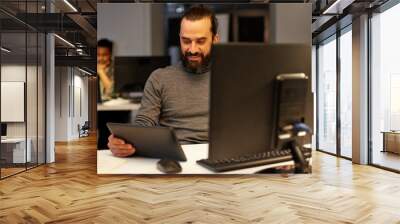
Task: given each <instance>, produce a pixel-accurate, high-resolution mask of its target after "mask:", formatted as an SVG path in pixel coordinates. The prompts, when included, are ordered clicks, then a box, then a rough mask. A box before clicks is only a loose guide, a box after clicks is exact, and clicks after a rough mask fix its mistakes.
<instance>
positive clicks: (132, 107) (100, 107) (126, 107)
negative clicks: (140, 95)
mask: <svg viewBox="0 0 400 224" xmlns="http://www.w3.org/2000/svg"><path fill="white" fill-rule="evenodd" d="M139 108H140V104H139V103H129V104H120V105H105V104H102V103H98V104H97V111H136V110H139Z"/></svg>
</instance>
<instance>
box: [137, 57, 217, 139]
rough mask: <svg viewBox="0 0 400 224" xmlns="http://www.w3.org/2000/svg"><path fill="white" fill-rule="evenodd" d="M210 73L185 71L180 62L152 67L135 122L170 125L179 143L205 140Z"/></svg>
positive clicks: (139, 123)
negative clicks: (153, 68)
mask: <svg viewBox="0 0 400 224" xmlns="http://www.w3.org/2000/svg"><path fill="white" fill-rule="evenodd" d="M209 80H210V72H206V73H202V74H193V73H188V72H186V71H185V70H184V68H183V66H182V64H178V65H173V66H168V67H165V68H161V69H157V70H155V71H154V72H153V73H152V74H151V75H150V77H149V79H148V80H147V82H146V85H145V88H144V93H143V98H142V102H141V107H140V109H139V112H138V114H137V116H136V120H135V124H137V125H140V126H165V127H172V128H174V130H175V134H176V136H177V138H178V140H179V142H180V143H181V144H193V143H206V142H207V141H208V113H209V101H208V97H209Z"/></svg>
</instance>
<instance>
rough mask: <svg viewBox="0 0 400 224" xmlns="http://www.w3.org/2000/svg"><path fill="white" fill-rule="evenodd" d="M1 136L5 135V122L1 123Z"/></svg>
mask: <svg viewBox="0 0 400 224" xmlns="http://www.w3.org/2000/svg"><path fill="white" fill-rule="evenodd" d="M1 136H7V124H5V123H1Z"/></svg>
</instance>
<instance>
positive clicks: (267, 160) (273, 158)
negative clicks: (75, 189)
mask: <svg viewBox="0 0 400 224" xmlns="http://www.w3.org/2000/svg"><path fill="white" fill-rule="evenodd" d="M302 151H303V154H304V157H305V158H310V157H311V149H302ZM291 160H293V158H292V153H291V152H290V149H285V150H271V151H266V152H263V153H257V154H252V155H245V156H240V157H237V158H230V159H228V158H227V159H220V160H209V159H201V160H198V161H197V163H198V164H200V165H202V166H204V167H206V168H207V169H210V170H212V171H214V172H224V171H230V170H238V169H244V168H249V167H255V166H263V165H268V164H274V163H280V162H286V161H291Z"/></svg>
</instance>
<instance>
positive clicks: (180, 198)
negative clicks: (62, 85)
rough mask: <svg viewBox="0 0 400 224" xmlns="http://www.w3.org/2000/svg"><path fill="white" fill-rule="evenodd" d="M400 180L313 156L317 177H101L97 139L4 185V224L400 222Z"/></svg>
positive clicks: (68, 148)
mask: <svg viewBox="0 0 400 224" xmlns="http://www.w3.org/2000/svg"><path fill="white" fill-rule="evenodd" d="M399 199H400V175H399V174H395V173H391V172H387V171H384V170H380V169H377V168H374V167H369V166H358V165H352V164H351V163H350V161H347V160H343V159H337V158H335V157H333V156H330V155H326V154H323V153H315V154H314V155H313V174H312V175H292V176H289V177H282V176H235V177H232V176H225V177H204V176H203V177H202V176H192V177H176V176H175V177H160V176H158V177H156V178H155V177H149V176H140V177H138V176H97V175H96V145H95V139H94V138H85V139H84V140H82V141H77V142H71V143H69V144H57V150H56V163H55V164H51V165H46V166H41V167H39V168H35V169H33V170H29V171H27V172H25V173H22V174H18V175H16V176H13V177H10V178H7V179H5V180H2V181H0V223H44V222H47V223H119V224H121V223H374V224H375V223H385V224H387V223H400V200H399Z"/></svg>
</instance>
